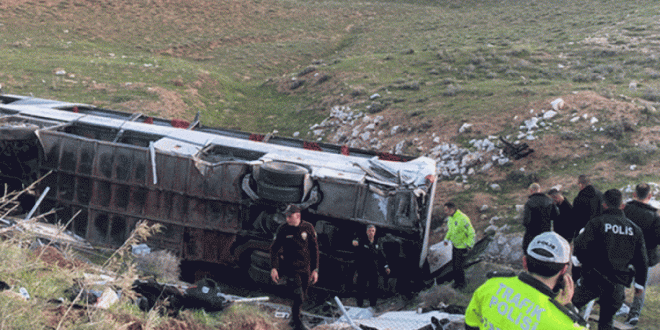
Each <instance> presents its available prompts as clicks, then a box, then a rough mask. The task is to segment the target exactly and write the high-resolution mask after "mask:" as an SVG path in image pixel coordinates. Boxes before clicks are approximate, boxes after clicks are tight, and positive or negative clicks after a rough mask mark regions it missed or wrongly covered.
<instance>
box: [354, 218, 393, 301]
mask: <svg viewBox="0 0 660 330" xmlns="http://www.w3.org/2000/svg"><path fill="white" fill-rule="evenodd" d="M352 244H353V246H354V247H356V248H357V251H356V252H357V258H356V270H357V283H356V284H357V297H356V298H357V305H358V307H362V305H363V302H364V299H366V298H369V305H370V306H372V307H375V306H376V302H377V296H378V280H379V278H380V272H381V271H384V272H385V273H386V274H388V275H389V274H390V268H389V265H388V264H387V262H386V260H385V254H384V253H383V248H382V246H381V244H378V242H377V241H376V227H375V226H374V225H368V226H367V237H366V239H363V240H359V239H357V238H356V239H354V240H353V242H352Z"/></svg>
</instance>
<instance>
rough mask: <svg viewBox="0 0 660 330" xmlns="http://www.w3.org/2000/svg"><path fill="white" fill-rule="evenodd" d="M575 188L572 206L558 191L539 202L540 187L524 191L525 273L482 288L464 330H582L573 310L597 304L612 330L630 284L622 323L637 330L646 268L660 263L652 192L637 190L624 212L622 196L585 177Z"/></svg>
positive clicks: (659, 228)
mask: <svg viewBox="0 0 660 330" xmlns="http://www.w3.org/2000/svg"><path fill="white" fill-rule="evenodd" d="M578 186H579V187H580V192H579V193H578V195H577V196H576V197H575V199H574V200H573V204H572V205H571V203H570V202H568V201H567V200H566V198H565V197H564V196H563V195H562V194H561V193H560V192H559V191H558V189H551V190H550V191H548V192H547V193H546V194H544V193H542V192H541V187H540V185H539V184H537V183H534V184H532V185H531V186H530V187H529V192H530V196H529V199H528V201H527V203H526V204H525V208H524V212H523V225H524V227H525V229H526V230H525V235H524V238H523V251H524V257H523V268H524V269H525V271H526V272H523V273H521V274H520V275H519V276H517V277H515V278H514V277H495V278H492V279H489V280H488V281H487V282H486V283H485V284H484V285H482V286H481V287H479V288H478V289H477V291H476V292H475V293H474V296H473V298H472V300H471V302H470V305H469V306H468V309H467V311H466V317H465V322H466V327H467V329H493V328H499V329H509V328H511V329H513V328H518V327H520V328H522V329H586V321H585V320H584V319H583V318H582V317H580V315H579V314H578V310H579V309H580V308H582V307H584V306H586V305H587V304H588V303H589V302H590V301H592V300H594V299H597V301H598V304H599V305H600V314H599V319H598V329H599V330H606V329H613V322H614V316H615V314H616V313H617V311H618V310H619V309H620V307H621V306H622V304H623V301H624V299H625V292H624V291H625V288H626V287H630V285H631V284H633V286H634V297H633V303H632V306H631V307H630V311H629V312H628V317H627V320H626V323H627V324H629V325H632V326H634V325H637V323H638V321H639V315H640V312H641V309H642V306H643V304H644V295H645V294H644V292H645V290H644V288H645V286H646V281H647V273H648V268H649V267H651V266H654V265H655V264H657V263H658V261H659V259H660V257H659V255H658V253H657V247H658V245H659V244H660V215H658V210H657V209H656V208H654V207H653V206H651V205H650V204H649V202H650V200H651V198H652V193H651V187H650V186H649V185H648V184H646V183H640V184H638V185H637V186H636V188H635V191H634V194H633V200H631V201H630V202H627V203H625V204H624V203H623V194H622V193H621V191H620V190H618V189H610V190H607V191H605V193H601V192H600V191H598V189H596V188H595V187H594V186H593V185H592V184H591V182H590V180H589V178H588V177H587V176H585V175H581V176H579V177H578ZM571 243H572V245H571ZM574 267H575V268H574ZM574 277H575V278H578V279H577V281H575V282H574V281H573V278H574Z"/></svg>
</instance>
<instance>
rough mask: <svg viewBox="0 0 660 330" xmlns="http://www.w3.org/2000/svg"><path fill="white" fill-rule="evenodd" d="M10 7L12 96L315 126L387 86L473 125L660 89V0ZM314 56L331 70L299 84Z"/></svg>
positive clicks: (270, 125)
mask: <svg viewBox="0 0 660 330" xmlns="http://www.w3.org/2000/svg"><path fill="white" fill-rule="evenodd" d="M3 6H4V7H5V8H3V10H2V12H1V13H0V19H1V20H2V26H0V32H1V33H2V40H1V41H2V44H1V47H2V48H1V49H2V52H0V61H1V62H2V63H3V68H2V69H1V71H0V80H2V81H3V85H4V89H5V91H9V92H12V93H17V94H29V93H33V94H34V95H38V96H40V97H52V98H58V99H65V100H70V101H82V102H89V103H94V104H97V105H99V106H104V107H110V108H118V109H127V110H131V111H142V112H148V113H156V112H159V111H160V110H162V109H170V108H171V109H170V111H171V112H172V114H174V115H179V116H182V117H192V116H193V115H194V114H195V113H196V112H197V111H201V112H202V115H203V120H204V122H205V123H207V124H213V125H221V126H230V127H234V128H240V129H244V130H250V131H259V132H267V131H270V130H272V129H279V130H280V131H283V132H287V133H289V132H291V131H293V130H300V129H303V128H305V127H306V126H308V125H311V124H313V123H314V122H315V121H318V120H319V119H320V118H322V117H323V116H324V115H326V114H327V111H328V109H329V108H330V107H331V106H332V105H336V104H338V103H349V104H355V107H356V108H357V109H362V110H364V108H365V107H366V105H367V104H368V96H369V94H370V93H375V92H379V91H384V90H387V92H388V94H387V98H386V100H385V102H384V103H386V104H388V109H389V111H396V112H403V113H411V112H415V113H417V114H422V115H423V116H440V117H448V118H450V119H452V120H466V119H469V118H472V117H474V116H483V115H489V114H497V113H501V112H502V111H507V110H510V109H513V108H517V107H521V106H524V105H525V104H527V103H528V102H530V101H533V100H535V99H539V98H545V97H548V96H549V95H561V94H563V93H566V92H569V91H573V90H580V89H589V90H595V91H598V92H602V93H609V94H610V95H618V94H622V93H623V94H631V93H632V92H630V91H629V90H628V83H629V82H630V81H631V80H637V81H640V82H643V83H644V86H648V87H649V88H655V87H656V86H655V85H656V79H657V78H658V76H660V73H659V72H658V71H657V69H656V68H655V67H657V62H658V59H657V56H655V55H654V53H653V51H654V48H655V46H654V44H655V39H656V37H655V34H656V33H657V29H658V27H657V24H655V23H654V18H655V14H656V12H657V9H658V5H657V3H656V2H653V1H634V2H632V1H625V2H621V1H581V2H553V1H522V2H514V1H371V2H355V1H295V0H289V1H207V0H194V1H175V0H170V1H163V0H144V1H128V0H126V1H82V0H70V1H31V2H30V1H17V0H15V1H9V2H5V3H4V4H3ZM315 63H316V64H315ZM313 65H314V66H315V67H316V68H317V72H320V73H322V74H324V75H327V76H328V77H327V78H326V79H327V80H325V81H324V82H321V83H314V82H313V80H312V79H307V81H306V83H305V84H303V85H302V86H301V87H299V88H297V89H295V90H292V89H290V88H288V87H289V85H288V83H289V82H290V81H291V79H293V78H295V77H296V74H297V73H299V72H301V71H302V70H303V69H304V68H306V67H308V66H313ZM58 70H63V72H65V74H63V75H58V74H57V71H58ZM60 73H62V71H60ZM156 87H160V88H163V89H164V90H157V91H154V89H155V88H156ZM635 93H637V94H639V93H641V91H639V90H638V91H637V92H635ZM633 94H634V93H633ZM637 94H635V96H638V95H637ZM164 95H167V97H165V96H164ZM168 102H169V103H172V104H174V105H171V104H167V103H168Z"/></svg>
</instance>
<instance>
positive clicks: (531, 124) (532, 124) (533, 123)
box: [525, 117, 539, 131]
mask: <svg viewBox="0 0 660 330" xmlns="http://www.w3.org/2000/svg"><path fill="white" fill-rule="evenodd" d="M538 122H539V118H538V117H532V118H530V119H528V120H525V127H527V130H528V131H531V130H533V129H535V128H538V127H539V126H538V125H537V124H538Z"/></svg>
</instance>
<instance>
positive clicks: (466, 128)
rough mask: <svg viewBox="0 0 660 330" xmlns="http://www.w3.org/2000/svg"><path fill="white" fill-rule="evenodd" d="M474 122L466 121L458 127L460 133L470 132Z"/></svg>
mask: <svg viewBox="0 0 660 330" xmlns="http://www.w3.org/2000/svg"><path fill="white" fill-rule="evenodd" d="M471 127H472V124H468V123H465V124H463V126H461V128H459V129H458V133H464V132H469V131H470V130H471Z"/></svg>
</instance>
